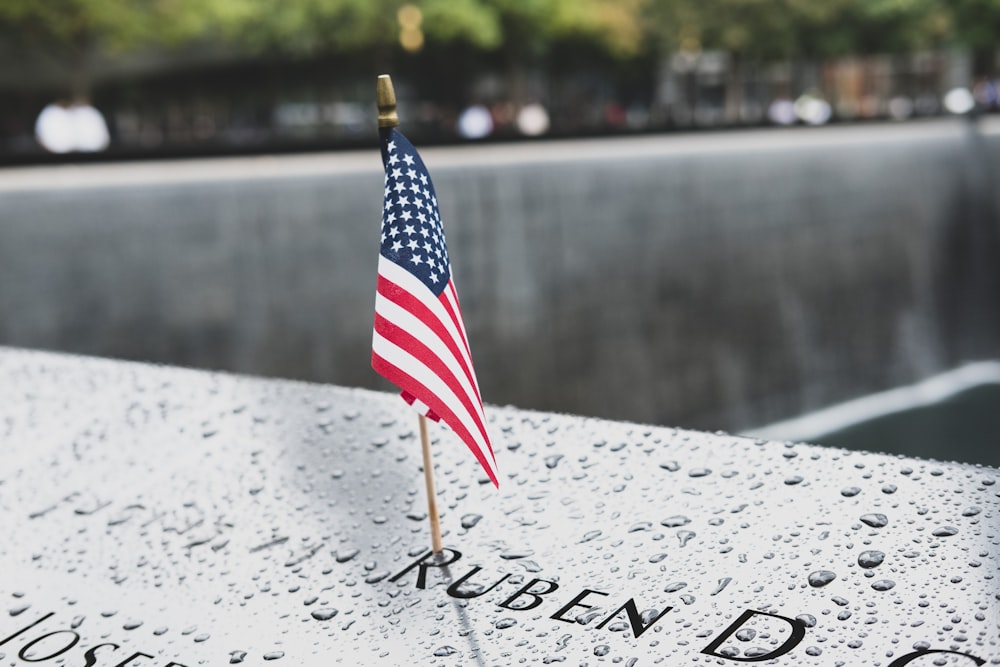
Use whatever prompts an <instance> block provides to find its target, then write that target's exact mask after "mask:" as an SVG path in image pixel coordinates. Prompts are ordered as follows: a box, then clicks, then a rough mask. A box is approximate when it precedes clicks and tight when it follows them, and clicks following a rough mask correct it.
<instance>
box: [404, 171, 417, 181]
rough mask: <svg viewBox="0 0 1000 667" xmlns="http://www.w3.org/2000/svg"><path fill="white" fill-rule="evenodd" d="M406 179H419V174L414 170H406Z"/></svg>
mask: <svg viewBox="0 0 1000 667" xmlns="http://www.w3.org/2000/svg"><path fill="white" fill-rule="evenodd" d="M406 177H407V178H409V179H410V180H413V179H414V178H416V177H417V172H415V171H414V170H412V169H407V170H406Z"/></svg>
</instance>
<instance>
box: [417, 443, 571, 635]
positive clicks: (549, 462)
mask: <svg viewBox="0 0 1000 667" xmlns="http://www.w3.org/2000/svg"><path fill="white" fill-rule="evenodd" d="M562 457H563V455H562V454H552V455H551V456H546V457H545V467H546V468H548V469H549V470H553V469H555V467H556V466H557V465H559V461H560V460H562ZM434 655H437V653H435V654H434ZM449 655H450V654H449Z"/></svg>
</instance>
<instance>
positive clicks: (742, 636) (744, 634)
mask: <svg viewBox="0 0 1000 667" xmlns="http://www.w3.org/2000/svg"><path fill="white" fill-rule="evenodd" d="M756 636H757V631H756V630H754V629H753V628H743V629H742V630H738V631H737V632H736V638H737V639H739V640H740V641H741V642H748V641H750V640H751V639H753V638H754V637H756Z"/></svg>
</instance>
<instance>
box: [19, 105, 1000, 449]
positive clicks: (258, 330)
mask: <svg viewBox="0 0 1000 667" xmlns="http://www.w3.org/2000/svg"><path fill="white" fill-rule="evenodd" d="M994 130H995V126H987V127H986V131H985V132H983V133H982V134H973V133H970V132H969V131H967V129H966V128H964V127H963V126H962V125H961V124H960V123H958V122H957V121H955V122H951V123H944V122H938V123H930V124H925V125H910V126H905V127H893V126H887V125H880V126H873V127H869V128H861V129H840V128H827V129H823V130H809V131H807V130H799V131H791V132H786V133H780V132H772V131H758V132H745V133H730V134H720V135H697V136H693V137H692V136H688V137H663V138H636V139H629V140H608V141H592V142H571V143H554V144H529V145H524V146H507V147H503V146H501V147H489V148H485V147H481V148H468V149H436V150H428V151H426V152H425V154H424V157H425V161H426V162H427V163H428V165H429V167H430V168H431V173H432V176H434V179H435V184H436V186H437V190H438V193H439V196H440V198H441V208H442V213H443V216H444V220H445V227H446V230H447V232H448V242H449V249H450V251H451V255H452V258H453V262H454V269H455V274H456V279H457V282H458V288H459V293H460V295H461V297H462V301H463V308H464V311H465V316H466V323H467V326H468V328H469V333H470V336H471V341H472V347H473V354H474V357H475V359H476V363H477V370H478V375H479V377H480V381H481V383H482V390H483V395H484V397H485V398H486V400H487V401H489V402H493V403H511V404H515V405H518V406H523V407H531V408H542V409H549V410H557V411H569V412H575V413H581V414H591V415H599V416H608V417H615V418H623V419H634V420H640V421H649V422H657V423H668V424H676V425H684V426H695V427H702V428H710V429H731V430H738V429H741V428H746V427H749V426H755V425H759V424H763V423H766V422H769V421H772V420H776V419H780V418H785V417H788V416H791V415H794V414H797V413H799V412H801V411H804V410H807V409H812V408H816V407H820V406H823V405H827V404H829V403H832V402H836V401H840V400H844V399H846V398H850V397H853V396H857V395H859V394H863V393H867V392H870V391H875V390H879V389H885V388H888V387H891V386H895V385H897V384H902V383H907V382H911V381H913V380H916V379H919V378H921V377H925V376H927V375H929V374H932V373H934V372H936V371H939V370H942V369H945V368H949V367H951V366H954V365H955V364H956V363H958V362H960V361H963V360H969V359H981V358H996V357H998V356H1000V317H998V316H1000V273H998V266H1000V241H998V232H1000V225H998V217H997V211H998V210H1000V205H998V204H1000V202H998V201H997V200H998V192H997V190H998V189H997V188H996V187H995V186H994V183H996V182H997V180H996V178H995V174H996V172H995V171H993V169H995V168H994V167H993V166H992V165H996V164H997V163H998V160H1000V135H998V133H997V132H995V131H994ZM381 191H382V177H381V175H380V166H379V165H378V157H377V151H376V150H375V149H373V150H372V152H371V154H370V155H368V154H366V155H360V156H359V155H350V154H343V155H329V156H313V157H307V158H294V157H293V158H273V159H269V160H257V161H253V160H249V161H248V160H233V161H204V162H197V163H173V164H171V163H167V164H146V165H123V166H110V167H109V166H93V167H79V168H63V169H36V170H18V171H7V172H0V344H4V345H15V346H26V347H37V348H48V349H58V350H67V351H73V352H81V353H88V354H97V355H105V356H116V357H124V358H129V359H141V360H152V361H160V362H169V363H172V364H180V365H190V366H200V367H209V368H217V369H226V370H233V371H238V372H246V373H253V374H263V375H275V376H282V377H292V378H301V379H307V380H318V381H324V382H336V383H338V384H344V385H361V386H373V387H386V385H385V384H383V383H381V382H380V381H378V380H377V378H376V377H375V375H374V373H373V372H372V371H371V370H370V368H369V366H368V359H369V354H370V347H369V345H370V328H371V322H372V307H373V299H374V284H375V263H376V252H377V235H378V225H379V215H380V209H381Z"/></svg>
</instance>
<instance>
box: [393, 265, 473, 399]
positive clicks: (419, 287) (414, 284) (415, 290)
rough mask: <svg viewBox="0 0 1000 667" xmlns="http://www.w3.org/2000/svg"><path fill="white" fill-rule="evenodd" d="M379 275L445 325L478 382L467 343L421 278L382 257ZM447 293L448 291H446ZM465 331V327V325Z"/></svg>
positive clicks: (459, 314) (460, 318)
mask: <svg viewBox="0 0 1000 667" xmlns="http://www.w3.org/2000/svg"><path fill="white" fill-rule="evenodd" d="M378 273H379V275H381V276H385V277H386V279H387V280H390V281H391V282H394V283H396V284H397V285H399V286H400V287H401V288H403V290H405V291H407V292H409V293H410V294H411V295H412V296H413V297H414V298H416V299H417V300H418V301H420V302H421V303H422V304H424V305H425V306H427V307H428V308H429V309H430V311H431V312H432V313H433V314H434V317H436V318H437V319H438V320H439V321H440V322H441V324H442V325H444V328H445V331H447V332H448V335H449V336H451V339H452V340H453V341H455V346H456V347H457V348H458V351H459V352H460V353H461V355H462V359H463V361H465V366H466V368H468V369H469V372H470V373H472V379H473V381H476V371H475V370H474V369H473V368H472V359H471V358H470V357H469V352H468V350H466V348H465V343H464V342H463V341H462V336H461V335H460V334H459V332H458V329H456V328H455V322H454V321H453V320H452V319H451V316H450V315H449V314H448V311H446V310H445V308H444V305H442V304H441V302H440V301H438V299H437V297H435V296H434V293H433V292H431V291H430V290H429V289H427V285H425V284H423V283H422V282H421V281H420V279H419V278H417V277H416V276H414V275H413V274H412V273H410V272H409V271H407V270H406V269H404V268H403V267H401V266H399V265H398V264H396V263H395V262H393V261H392V260H391V259H386V258H385V257H383V256H382V255H379V258H378ZM445 292H446V293H447V290H445ZM424 294H425V295H427V296H426V298H421V295H424ZM455 312H456V313H457V314H458V321H459V322H461V321H462V314H461V313H460V312H459V311H458V310H456V311H455ZM463 330H464V325H463ZM476 387H477V388H478V387H479V383H478V382H476Z"/></svg>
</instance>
